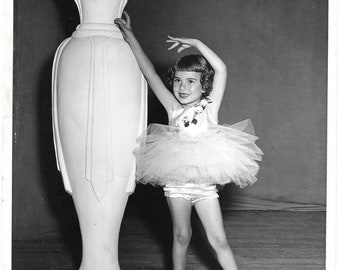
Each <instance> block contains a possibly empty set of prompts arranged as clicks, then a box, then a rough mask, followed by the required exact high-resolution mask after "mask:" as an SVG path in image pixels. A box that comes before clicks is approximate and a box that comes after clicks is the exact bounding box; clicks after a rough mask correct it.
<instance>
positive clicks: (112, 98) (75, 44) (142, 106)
mask: <svg viewBox="0 0 340 270" xmlns="http://www.w3.org/2000/svg"><path fill="white" fill-rule="evenodd" d="M75 1H76V4H77V6H78V9H79V13H80V22H81V23H80V24H79V26H78V27H77V29H76V31H75V32H74V33H73V34H72V37H70V38H68V39H66V40H65V41H64V42H62V44H61V45H60V46H59V48H58V49H57V52H56V55H55V59H54V65H53V81H52V84H53V87H52V88H53V89H52V90H53V91H52V92H53V130H54V142H55V150H56V156H57V164H58V168H59V170H60V171H61V174H62V177H63V181H64V186H65V189H66V190H67V191H68V192H69V193H70V194H72V197H73V201H74V204H75V207H76V210H77V214H78V219H79V223H80V229H81V234H82V241H83V258H82V263H81V267H80V269H86V270H87V269H91V270H96V269H98V270H99V269H100V270H106V269H110V270H112V269H119V264H118V236H119V230H120V225H121V220H122V217H123V213H124V210H125V206H126V202H127V199H128V196H129V194H131V193H132V192H133V191H134V188H135V159H134V156H133V149H134V148H135V146H136V138H137V137H138V136H139V135H140V134H141V133H142V132H143V130H144V129H145V126H146V90H147V87H146V82H145V80H144V77H143V76H142V74H141V72H140V70H139V68H138V65H137V62H136V60H135V58H134V56H133V54H132V52H131V50H130V48H129V46H128V44H127V43H126V42H125V41H124V40H123V38H122V35H121V33H120V31H119V29H118V28H117V27H116V26H115V25H114V23H113V21H114V19H115V18H117V17H120V16H121V14H122V11H123V9H124V7H125V5H126V2H127V0H75Z"/></svg>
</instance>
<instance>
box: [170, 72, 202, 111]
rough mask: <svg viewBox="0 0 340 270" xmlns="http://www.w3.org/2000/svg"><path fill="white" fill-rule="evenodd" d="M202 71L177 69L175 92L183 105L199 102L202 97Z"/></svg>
mask: <svg viewBox="0 0 340 270" xmlns="http://www.w3.org/2000/svg"><path fill="white" fill-rule="evenodd" d="M202 91H203V88H202V85H201V73H199V72H194V71H176V72H175V76H174V81H173V92H174V95H175V97H176V99H177V100H178V101H179V102H180V103H181V104H182V105H191V104H195V103H198V102H199V101H200V100H201V97H202Z"/></svg>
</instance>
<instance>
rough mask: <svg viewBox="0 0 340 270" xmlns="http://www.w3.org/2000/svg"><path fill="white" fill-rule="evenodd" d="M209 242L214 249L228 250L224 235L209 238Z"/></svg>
mask: <svg viewBox="0 0 340 270" xmlns="http://www.w3.org/2000/svg"><path fill="white" fill-rule="evenodd" d="M209 242H210V244H211V246H212V247H213V248H214V249H230V246H229V243H228V240H227V237H226V236H225V235H216V236H212V237H210V238H209Z"/></svg>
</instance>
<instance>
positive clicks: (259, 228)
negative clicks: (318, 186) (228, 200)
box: [12, 211, 326, 270]
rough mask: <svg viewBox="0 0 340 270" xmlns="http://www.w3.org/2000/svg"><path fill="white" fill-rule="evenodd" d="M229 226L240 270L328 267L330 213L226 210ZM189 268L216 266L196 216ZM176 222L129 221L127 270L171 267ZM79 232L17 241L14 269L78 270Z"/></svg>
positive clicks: (122, 247)
mask: <svg viewBox="0 0 340 270" xmlns="http://www.w3.org/2000/svg"><path fill="white" fill-rule="evenodd" d="M223 216H224V224H225V229H226V232H227V236H228V240H229V244H230V246H231V247H232V250H233V252H234V256H235V258H236V261H237V264H238V267H239V270H265V269H271V270H273V269H275V270H281V269H282V270H303V269H309V270H321V269H325V247H326V244H325V233H326V213H325V212H299V211H294V212H283V211H225V212H224V213H223ZM192 225H193V237H192V241H191V244H190V248H189V252H188V263H187V269H195V270H203V269H204V270H206V269H209V270H215V269H220V268H219V267H218V265H217V262H216V259H215V257H214V254H213V252H212V251H211V249H210V247H209V246H208V243H207V240H206V238H205V235H204V232H203V229H202V227H201V224H200V222H199V221H198V219H197V216H196V215H195V214H194V215H193V220H192ZM171 237H172V236H171V221H170V220H169V219H168V216H167V215H165V214H164V216H159V218H155V217H153V218H151V217H150V216H148V215H146V216H143V215H142V214H130V215H127V216H125V217H124V220H123V223H122V228H121V236H120V243H119V256H120V264H121V268H122V270H134V269H166V270H170V269H171ZM80 249H81V244H80V236H79V231H78V230H74V231H73V232H70V233H69V234H68V235H65V237H56V236H55V235H53V234H51V235H50V236H49V235H46V236H44V237H42V238H41V239H31V240H25V241H13V267H12V269H13V270H52V269H53V270H57V269H77V267H78V266H79V262H80V258H81V254H80Z"/></svg>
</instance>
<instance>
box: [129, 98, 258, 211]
mask: <svg viewBox="0 0 340 270" xmlns="http://www.w3.org/2000/svg"><path fill="white" fill-rule="evenodd" d="M211 102H213V101H212V100H211V99H210V98H209V97H205V98H202V99H201V101H200V102H199V103H197V104H194V105H190V106H188V105H187V106H182V107H181V109H180V111H177V112H174V114H175V116H174V117H172V118H170V117H169V118H170V120H169V125H162V124H151V125H149V126H148V128H147V131H146V133H145V134H144V135H142V136H141V137H139V139H138V143H139V145H138V147H137V148H136V149H135V151H134V153H135V155H136V160H137V171H136V177H137V182H139V183H142V184H151V185H153V186H161V187H163V189H164V194H165V196H166V197H170V198H183V199H186V200H189V201H190V202H191V203H192V204H195V203H197V202H198V201H200V200H203V199H212V198H217V197H218V195H217V188H216V186H224V185H225V184H228V183H235V184H236V185H238V186H239V187H241V188H243V187H245V186H247V185H252V184H253V183H255V182H256V181H257V178H256V175H257V173H258V171H259V165H258V163H257V162H258V161H261V160H262V155H263V152H262V151H261V149H260V148H259V147H258V146H257V145H256V144H255V141H256V140H257V139H258V137H256V136H255V133H254V127H253V125H252V122H251V121H250V120H249V119H247V120H244V121H241V122H239V123H236V124H234V125H219V124H218V123H217V122H216V120H215V119H214V118H213V117H212V115H211V114H210V112H209V106H208V104H209V103H211Z"/></svg>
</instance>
